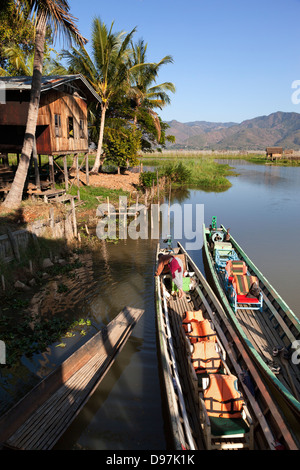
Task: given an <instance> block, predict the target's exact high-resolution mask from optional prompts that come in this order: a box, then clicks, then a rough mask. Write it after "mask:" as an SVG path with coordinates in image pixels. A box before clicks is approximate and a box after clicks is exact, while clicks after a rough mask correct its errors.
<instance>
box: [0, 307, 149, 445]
mask: <svg viewBox="0 0 300 470" xmlns="http://www.w3.org/2000/svg"><path fill="white" fill-rule="evenodd" d="M142 313H143V310H140V309H135V308H130V307H125V308H124V309H123V310H122V311H121V312H120V313H119V314H118V315H117V316H116V317H115V318H114V319H113V320H112V321H111V322H110V323H109V324H108V325H107V326H105V327H103V328H102V329H101V330H100V331H99V332H98V333H96V334H95V335H94V336H93V337H92V338H90V339H89V340H88V341H87V342H86V343H85V344H83V345H82V346H81V347H80V348H79V349H77V350H76V351H75V352H74V353H73V354H72V355H71V356H69V357H68V358H67V359H66V360H65V361H64V362H63V363H62V364H61V365H59V366H58V367H57V368H56V369H54V370H53V372H51V373H50V374H49V375H48V376H47V377H45V378H44V379H43V380H42V381H41V382H40V383H39V384H37V385H36V386H35V387H34V388H33V389H32V390H31V391H30V392H29V393H28V394H27V395H25V396H24V397H23V398H22V399H21V400H20V401H19V402H18V403H16V404H15V405H14V406H13V407H12V408H11V409H9V410H8V411H7V412H6V413H5V414H4V415H3V416H1V417H0V447H2V449H7V448H9V449H15V450H49V449H52V448H53V447H54V445H55V444H56V442H57V441H58V439H59V438H60V437H61V436H62V435H63V434H64V432H65V431H66V429H67V428H68V427H69V426H70V424H71V423H72V422H73V420H74V419H75V418H76V416H77V415H78V413H79V412H80V410H81V409H82V408H83V406H84V405H85V404H86V402H87V400H88V399H89V398H90V396H91V395H92V393H93V392H94V391H95V389H96V388H97V387H98V386H99V384H100V382H101V381H102V379H103V378H104V376H105V375H106V373H107V372H108V370H109V369H110V367H111V366H112V364H113V362H114V360H115V358H116V357H117V355H118V353H119V352H120V351H121V350H122V348H123V346H124V345H125V343H126V341H127V339H128V338H129V336H130V334H131V332H132V330H133V328H134V326H135V325H136V323H137V321H138V320H139V318H140V317H141V315H142Z"/></svg>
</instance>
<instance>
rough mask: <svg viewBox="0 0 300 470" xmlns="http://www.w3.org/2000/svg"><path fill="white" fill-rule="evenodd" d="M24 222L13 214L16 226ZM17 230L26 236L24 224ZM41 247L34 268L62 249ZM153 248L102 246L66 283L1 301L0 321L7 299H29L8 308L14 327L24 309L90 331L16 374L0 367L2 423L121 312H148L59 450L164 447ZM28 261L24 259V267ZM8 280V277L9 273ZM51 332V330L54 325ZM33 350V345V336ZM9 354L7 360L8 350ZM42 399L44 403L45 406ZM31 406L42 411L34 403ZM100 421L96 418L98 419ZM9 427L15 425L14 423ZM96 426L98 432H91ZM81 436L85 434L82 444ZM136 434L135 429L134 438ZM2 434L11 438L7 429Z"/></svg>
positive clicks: (18, 366) (15, 268)
mask: <svg viewBox="0 0 300 470" xmlns="http://www.w3.org/2000/svg"><path fill="white" fill-rule="evenodd" d="M21 215H22V214H18V220H20V216H21ZM1 222H2V227H3V224H4V223H5V222H6V220H5V218H2V220H1ZM11 222H13V223H12V224H11V229H12V230H14V228H15V227H14V221H11V220H9V223H11ZM17 228H19V226H17ZM22 229H24V230H25V231H26V227H25V224H23V226H22ZM38 243H39V245H40V246H43V250H42V253H40V252H38V251H35V252H33V253H31V254H30V256H31V259H32V261H33V263H35V262H37V261H38V259H39V258H40V257H48V256H49V251H48V252H47V253H46V252H45V250H50V251H52V254H54V253H56V252H57V251H59V250H60V249H62V248H63V247H64V243H62V242H61V241H54V240H51V241H49V240H47V243H46V245H47V246H46V248H45V247H44V244H43V240H42V239H40V238H39V239H38ZM48 243H49V244H50V245H48ZM155 245H156V244H155ZM155 245H153V244H152V243H151V242H150V243H149V241H148V240H146V241H141V240H138V241H124V242H119V243H118V244H117V245H110V244H108V243H105V242H101V243H100V242H99V247H98V250H96V251H94V252H93V253H92V255H91V254H85V255H81V256H80V259H81V260H84V261H83V262H82V265H81V266H79V267H77V268H76V269H75V272H72V275H71V276H67V277H65V276H63V278H61V279H59V280H57V276H55V275H53V276H52V275H50V276H47V279H46V278H45V279H43V280H42V281H41V279H40V280H39V281H41V282H38V285H37V286H36V287H35V288H33V289H31V290H30V292H29V291H25V292H21V293H20V294H17V293H16V292H6V293H5V295H4V296H2V297H5V303H3V302H2V303H1V309H2V311H1V317H2V319H3V313H4V312H3V306H4V305H9V302H10V300H11V299H13V300H14V301H15V299H16V297H18V296H19V297H20V298H22V301H24V299H25V297H26V299H27V300H26V302H27V303H26V308H25V307H24V308H22V307H21V308H12V309H10V308H8V310H5V318H8V317H11V318H12V319H14V320H15V318H16V316H18V317H19V318H21V317H23V316H24V315H23V314H24V313H26V312H27V311H28V308H29V309H30V312H31V313H30V314H33V313H34V320H36V324H38V323H39V321H40V320H41V318H44V317H45V319H46V318H47V319H48V320H51V319H53V318H56V317H63V318H64V319H65V320H66V321H67V324H66V325H65V331H67V330H69V328H70V326H71V324H72V322H73V321H74V317H75V318H77V319H80V318H88V319H90V320H91V326H90V327H89V328H87V329H86V330H87V331H86V335H85V336H81V335H80V334H79V332H78V331H77V332H76V335H75V336H74V337H72V336H71V337H69V338H64V339H63V341H64V343H66V344H67V345H66V347H65V348H60V347H57V346H58V343H59V342H61V341H62V340H61V338H60V339H58V340H57V341H56V342H54V343H53V344H52V345H50V346H48V345H47V346H45V347H44V348H42V349H41V352H37V351H35V352H34V353H33V354H32V355H28V354H26V355H23V356H21V357H20V359H19V360H18V361H17V363H15V364H14V365H13V366H9V367H8V366H6V365H3V366H2V367H1V370H0V371H1V378H0V381H1V402H2V409H1V415H2V416H3V413H5V411H7V410H8V409H9V408H10V407H11V406H12V405H13V404H14V403H16V402H17V401H18V400H19V399H20V398H22V397H23V396H24V395H26V393H27V392H28V391H29V390H31V389H32V388H33V387H34V386H36V385H37V384H38V383H39V382H40V380H41V379H43V378H44V377H46V376H48V374H51V372H53V370H55V368H57V367H58V368H59V365H60V364H62V362H63V361H64V360H65V359H66V358H67V357H68V356H69V355H70V354H71V353H72V352H74V351H75V350H76V349H77V348H78V347H79V346H81V345H82V344H84V343H86V342H87V340H88V339H89V338H91V337H92V336H93V334H94V333H95V332H97V331H98V330H99V329H100V328H101V327H103V326H104V325H107V324H108V323H109V322H110V321H111V320H112V319H113V318H114V317H115V316H116V315H117V313H118V312H119V311H120V310H121V309H122V308H123V307H124V305H130V306H132V307H136V308H142V309H145V314H144V315H143V316H142V318H141V320H140V321H139V322H138V324H137V325H136V327H135V330H134V333H133V335H132V337H131V338H130V339H129V341H128V344H127V345H126V346H125V347H124V350H123V351H122V354H121V355H120V357H118V358H117V360H116V362H115V364H114V365H113V367H112V368H111V369H110V371H109V372H108V374H107V376H106V377H105V379H104V381H103V384H101V386H100V387H99V388H98V389H97V390H96V392H95V395H94V396H93V398H92V399H91V400H89V402H88V403H87V405H86V406H85V407H84V409H83V411H82V412H81V413H80V415H79V416H78V418H77V419H76V421H75V422H74V423H73V425H72V426H71V428H70V431H69V432H68V433H67V434H66V436H64V438H63V439H62V440H61V442H60V444H59V446H60V448H69V446H70V447H72V448H74V447H75V448H80V447H81V446H83V447H84V448H100V447H101V448H109V447H110V446H112V448H113V446H116V447H120V448H125V449H126V448H136V449H138V448H147V449H149V448H157V449H159V448H162V447H164V444H162V442H164V432H163V419H162V416H161V400H160V386H159V378H158V371H157V358H156V338H155V313H154V301H153V288H154V287H153V273H154V264H153V263H154V251H155ZM44 248H45V250H44ZM27 261H28V259H27V258H26V263H27ZM5 269H6V268H5ZM22 269H23V265H22V263H21V264H17V263H14V264H13V265H11V266H10V271H11V272H10V274H11V275H15V274H16V272H18V273H19V275H20V274H22V273H21V271H22ZM36 269H37V268H36ZM24 270H25V271H26V272H25V274H28V273H27V271H28V269H27V268H24ZM37 272H38V275H37V277H39V276H40V274H41V272H40V271H37ZM25 274H24V277H22V276H23V274H22V276H21V277H22V281H23V282H24V283H26V281H27V280H28V279H26V276H25ZM56 274H57V273H56ZM74 274H75V275H74ZM5 275H6V276H7V275H8V274H7V272H6V273H5ZM58 281H59V282H58ZM59 283H60V284H63V285H64V286H65V289H62V290H63V291H62V292H58V290H59V289H58V285H59ZM2 300H3V298H2ZM7 302H8V303H7ZM19 305H20V304H19ZM24 305H25V304H24ZM4 308H5V307H4ZM68 320H69V323H68ZM7 321H8V320H7ZM1 326H2V327H3V324H2V325H1ZM48 327H49V329H50V327H51V321H49V324H48ZM5 328H6V329H7V328H8V329H9V330H10V332H11V331H12V329H13V324H9V323H6V325H5ZM24 328H25V326H24ZM26 328H27V326H26ZM1 331H3V328H2V330H1ZM33 331H34V330H33ZM26 333H27V340H28V342H30V334H32V331H30V330H28V331H27V330H26ZM61 334H62V331H61ZM31 342H34V339H33V336H32V341H31ZM8 353H9V354H10V347H9V344H8ZM62 380H63V379H62V378H59V372H58V374H57V375H56V382H57V383H59V382H60V381H62ZM51 390H53V388H51V386H50V387H49V390H48V391H49V393H51ZM74 393H75V390H74ZM72 394H73V391H72ZM44 398H45V395H44V396H43V400H44ZM35 402H36V404H38V403H40V402H39V400H35ZM104 405H105V406H104ZM112 411H113V414H114V417H113V419H112ZM99 414H100V418H98V415H99ZM14 421H15V424H17V421H16V420H14ZM95 423H96V424H95ZM94 425H96V431H95V430H94ZM90 426H91V427H92V429H93V430H94V431H95V433H96V435H97V436H100V437H99V439H98V438H97V442H95V439H94V437H90V428H89V427H90ZM85 429H87V436H86V435H85V432H84V431H85ZM136 429H138V433H137V434H136ZM79 430H81V432H79ZM6 432H7V433H9V428H8V427H7V428H6ZM78 434H82V440H83V442H84V444H83V445H82V444H81V441H80V440H79V442H78V443H77V439H78ZM7 435H8V434H7ZM114 435H115V436H117V438H116V439H113V438H112V436H114ZM109 436H111V437H109ZM4 437H5V436H4ZM1 438H3V435H2V436H1ZM64 439H65V440H64Z"/></svg>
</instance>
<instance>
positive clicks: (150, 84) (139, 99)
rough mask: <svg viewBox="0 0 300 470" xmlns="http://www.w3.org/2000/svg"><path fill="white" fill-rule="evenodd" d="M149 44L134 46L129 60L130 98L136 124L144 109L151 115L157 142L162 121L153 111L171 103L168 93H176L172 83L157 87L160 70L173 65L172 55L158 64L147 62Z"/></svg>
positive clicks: (139, 43)
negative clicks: (170, 64)
mask: <svg viewBox="0 0 300 470" xmlns="http://www.w3.org/2000/svg"><path fill="white" fill-rule="evenodd" d="M146 51H147V44H145V43H144V41H143V40H142V39H141V40H139V41H138V42H137V44H135V45H133V46H132V52H131V55H130V58H129V66H130V77H131V89H130V97H131V99H132V100H133V102H134V124H135V125H137V124H138V120H139V117H140V113H141V110H142V109H146V111H147V112H148V113H149V114H150V115H151V117H152V119H153V121H154V124H155V127H156V130H157V136H158V137H157V141H158V142H159V140H160V133H161V128H160V120H159V117H158V115H157V113H156V112H155V111H153V109H155V108H159V109H162V108H163V107H164V106H166V105H167V104H169V103H170V98H169V95H168V92H172V93H175V86H174V84H173V83H171V82H164V83H161V84H159V85H155V82H156V78H157V76H158V72H159V69H160V67H161V66H162V65H165V64H168V63H173V58H172V57H171V56H170V55H167V56H165V57H164V58H163V59H161V60H160V61H159V62H158V63H147V62H146Z"/></svg>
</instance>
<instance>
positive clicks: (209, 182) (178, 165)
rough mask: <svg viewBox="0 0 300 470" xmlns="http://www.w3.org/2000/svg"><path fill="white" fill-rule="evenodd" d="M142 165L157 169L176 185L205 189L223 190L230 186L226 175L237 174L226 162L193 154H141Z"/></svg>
mask: <svg viewBox="0 0 300 470" xmlns="http://www.w3.org/2000/svg"><path fill="white" fill-rule="evenodd" d="M142 163H143V165H144V166H146V167H147V166H150V167H151V166H153V167H157V168H158V169H159V174H160V176H167V177H169V178H170V180H171V181H172V184H175V186H176V185H185V186H186V185H189V186H190V187H195V188H200V189H203V190H206V191H224V190H226V189H228V188H230V187H231V183H230V181H229V180H228V179H227V177H228V176H235V175H237V173H236V172H234V171H233V169H232V167H230V166H229V165H228V164H220V163H217V162H215V161H214V159H212V158H207V157H203V156H202V155H200V156H198V157H195V156H194V155H193V156H191V155H180V156H179V155H172V154H170V155H167V156H165V155H164V154H163V155H162V154H157V155H154V154H152V155H151V156H145V155H144V156H143V159H142Z"/></svg>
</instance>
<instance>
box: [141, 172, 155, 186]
mask: <svg viewBox="0 0 300 470" xmlns="http://www.w3.org/2000/svg"><path fill="white" fill-rule="evenodd" d="M153 181H154V184H156V182H157V174H156V172H155V171H146V172H144V173H141V174H140V181H139V182H140V185H141V186H143V187H145V188H151V187H152V185H153Z"/></svg>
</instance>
